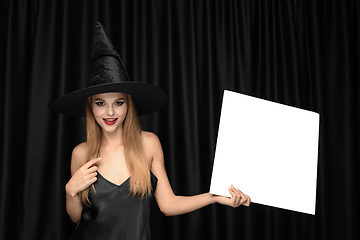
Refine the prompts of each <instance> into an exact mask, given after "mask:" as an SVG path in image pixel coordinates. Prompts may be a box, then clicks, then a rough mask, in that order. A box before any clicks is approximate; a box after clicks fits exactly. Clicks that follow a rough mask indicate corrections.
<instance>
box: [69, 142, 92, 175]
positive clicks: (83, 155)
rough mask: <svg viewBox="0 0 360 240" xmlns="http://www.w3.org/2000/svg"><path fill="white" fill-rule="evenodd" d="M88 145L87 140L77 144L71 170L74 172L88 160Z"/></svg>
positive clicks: (72, 156)
mask: <svg viewBox="0 0 360 240" xmlns="http://www.w3.org/2000/svg"><path fill="white" fill-rule="evenodd" d="M87 155H88V146H87V143H86V142H83V143H80V144H79V145H77V146H76V147H75V148H74V149H73V151H72V155H71V172H72V173H74V172H75V171H76V170H77V169H79V168H80V167H81V166H83V165H84V164H85V163H86V162H87Z"/></svg>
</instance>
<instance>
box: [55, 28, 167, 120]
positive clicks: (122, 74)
mask: <svg viewBox="0 0 360 240" xmlns="http://www.w3.org/2000/svg"><path fill="white" fill-rule="evenodd" d="M94 35H95V36H94V43H93V51H92V56H91V61H90V70H89V79H88V82H87V85H86V87H85V88H82V89H80V90H77V91H75V92H71V93H69V94H66V95H64V96H62V97H59V98H57V99H54V100H53V101H51V102H50V104H49V106H50V107H51V108H52V109H54V110H55V111H58V112H60V113H64V114H67V115H73V116H85V99H86V98H87V97H89V96H91V95H95V94H100V93H107V92H124V93H128V94H130V95H131V96H132V97H133V98H134V101H135V105H136V109H137V113H138V115H144V114H148V113H151V112H154V111H157V110H159V109H160V108H162V107H164V106H165V105H166V104H167V102H168V96H167V94H166V93H165V92H164V91H163V90H162V89H160V88H158V87H156V86H154V85H152V84H148V83H143V82H134V81H131V80H130V78H129V76H128V74H127V72H126V70H125V67H124V65H123V63H122V61H121V58H120V56H119V54H118V53H117V52H116V51H115V49H114V46H113V45H112V43H111V41H110V39H109V38H108V37H107V36H106V34H105V31H104V29H103V27H102V25H101V24H100V23H99V22H97V23H96V25H95V34H94Z"/></svg>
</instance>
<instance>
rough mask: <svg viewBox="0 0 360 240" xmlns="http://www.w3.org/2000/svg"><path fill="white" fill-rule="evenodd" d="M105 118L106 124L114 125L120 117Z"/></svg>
mask: <svg viewBox="0 0 360 240" xmlns="http://www.w3.org/2000/svg"><path fill="white" fill-rule="evenodd" d="M103 120H104V122H105V124H107V125H114V124H115V123H116V121H117V120H118V119H117V118H103Z"/></svg>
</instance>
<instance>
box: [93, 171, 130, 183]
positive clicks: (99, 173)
mask: <svg viewBox="0 0 360 240" xmlns="http://www.w3.org/2000/svg"><path fill="white" fill-rule="evenodd" d="M97 173H98V175H100V176H101V177H102V178H103V179H104V180H105V181H106V182H108V183H110V184H112V185H114V186H116V187H121V186H122V185H124V184H125V183H126V182H127V181H129V180H130V177H128V178H127V179H125V180H124V181H123V182H122V183H121V184H120V185H117V184H116V183H113V182H111V181H110V180H108V179H107V178H106V177H104V176H103V175H102V174H101V173H100V172H99V171H97Z"/></svg>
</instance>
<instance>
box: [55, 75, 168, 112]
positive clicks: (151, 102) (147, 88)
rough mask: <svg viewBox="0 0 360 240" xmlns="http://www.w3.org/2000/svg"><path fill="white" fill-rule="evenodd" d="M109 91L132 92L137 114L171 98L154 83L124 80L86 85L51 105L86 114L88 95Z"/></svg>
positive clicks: (162, 103) (153, 110) (160, 105)
mask: <svg viewBox="0 0 360 240" xmlns="http://www.w3.org/2000/svg"><path fill="white" fill-rule="evenodd" d="M107 92H124V93H128V94H130V95H131V96H132V97H133V98H134V101H135V104H136V109H137V114H138V115H139V116H140V115H144V114H148V113H152V112H155V111H157V110H159V109H160V108H162V107H164V106H165V105H166V104H167V103H168V101H169V98H168V96H167V94H166V93H165V92H164V91H163V90H162V89H161V88H158V87H156V86H154V85H152V84H148V83H142V82H122V83H111V84H109V83H108V84H102V85H96V86H92V87H86V88H83V89H80V90H77V91H75V92H71V93H69V94H66V95H64V96H62V97H59V98H57V99H54V100H53V101H51V102H50V103H49V106H50V107H51V108H52V109H54V110H55V111H57V112H60V113H63V114H66V115H71V116H80V117H84V116H85V100H86V98H87V97H89V96H92V95H95V94H100V93H107Z"/></svg>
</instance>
